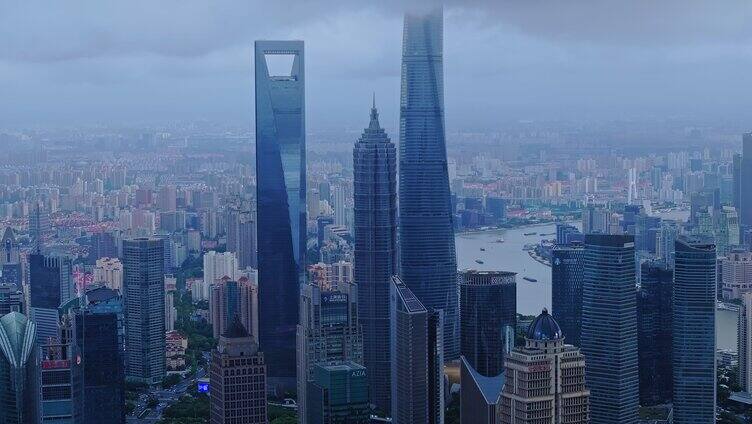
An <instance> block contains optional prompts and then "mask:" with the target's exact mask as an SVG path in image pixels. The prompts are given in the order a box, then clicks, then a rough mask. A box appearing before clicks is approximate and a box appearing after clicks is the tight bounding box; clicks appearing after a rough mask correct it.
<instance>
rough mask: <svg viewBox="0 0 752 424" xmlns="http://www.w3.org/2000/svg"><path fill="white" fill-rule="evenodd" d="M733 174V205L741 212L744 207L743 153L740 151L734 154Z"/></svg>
mask: <svg viewBox="0 0 752 424" xmlns="http://www.w3.org/2000/svg"><path fill="white" fill-rule="evenodd" d="M742 147H743V146H742ZM731 174H732V175H731V179H732V189H731V205H732V206H733V207H734V208H736V211H737V212H739V211H740V210H741V207H742V198H741V196H742V191H741V188H742V155H741V154H739V153H736V154H734V157H733V161H732V163H731Z"/></svg>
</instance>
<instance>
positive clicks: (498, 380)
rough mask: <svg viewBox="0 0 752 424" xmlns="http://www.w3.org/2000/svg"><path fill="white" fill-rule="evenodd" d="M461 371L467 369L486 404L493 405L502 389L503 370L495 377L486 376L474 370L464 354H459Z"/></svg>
mask: <svg viewBox="0 0 752 424" xmlns="http://www.w3.org/2000/svg"><path fill="white" fill-rule="evenodd" d="M460 358H461V361H462V371H467V373H468V375H469V376H470V378H472V380H473V382H474V383H475V386H476V387H477V388H478V390H479V391H480V392H481V394H482V395H483V399H484V400H485V401H486V404H488V405H495V404H496V402H497V400H498V399H499V394H501V391H502V390H503V389H504V381H505V378H504V372H502V373H501V374H499V375H497V376H495V377H486V376H484V375H482V374H480V373H479V372H478V371H476V370H475V369H474V368H473V367H472V365H470V363H469V362H467V359H465V357H464V356H461V357H460Z"/></svg>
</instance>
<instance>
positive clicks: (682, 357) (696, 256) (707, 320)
mask: <svg viewBox="0 0 752 424" xmlns="http://www.w3.org/2000/svg"><path fill="white" fill-rule="evenodd" d="M715 306H716V254H715V245H714V244H713V243H712V242H704V241H702V240H697V239H679V240H677V241H676V259H675V266H674V294H673V374H674V394H673V404H674V423H675V424H687V423H709V422H713V420H715V399H716V374H715Z"/></svg>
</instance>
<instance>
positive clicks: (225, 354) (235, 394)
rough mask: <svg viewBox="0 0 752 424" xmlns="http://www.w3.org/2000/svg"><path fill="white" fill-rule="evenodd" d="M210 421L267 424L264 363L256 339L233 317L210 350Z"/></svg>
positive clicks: (229, 423) (222, 423)
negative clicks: (214, 347) (216, 343)
mask: <svg viewBox="0 0 752 424" xmlns="http://www.w3.org/2000/svg"><path fill="white" fill-rule="evenodd" d="M210 367H211V368H210V374H209V375H210V379H209V387H211V391H210V395H211V400H210V402H211V404H210V410H209V411H210V412H209V413H210V420H209V422H210V423H211V424H236V423H243V424H266V423H267V415H266V365H264V354H263V353H261V352H259V350H258V344H257V343H256V340H254V338H253V337H252V336H251V335H250V334H248V331H246V329H245V328H244V327H243V324H241V323H240V320H239V319H237V318H236V319H234V320H233V321H232V323H231V324H230V326H229V328H228V329H227V331H226V332H225V333H224V334H222V336H221V337H220V338H219V343H218V345H217V348H216V349H214V351H213V352H212V359H211V366H210Z"/></svg>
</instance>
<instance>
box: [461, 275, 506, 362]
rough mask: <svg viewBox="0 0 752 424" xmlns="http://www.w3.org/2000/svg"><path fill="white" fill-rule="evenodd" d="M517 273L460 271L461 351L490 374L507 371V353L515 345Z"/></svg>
mask: <svg viewBox="0 0 752 424" xmlns="http://www.w3.org/2000/svg"><path fill="white" fill-rule="evenodd" d="M516 276H517V274H516V273H514V272H505V271H475V270H465V271H462V272H460V273H459V289H460V290H459V291H460V354H461V355H462V356H464V357H465V359H466V360H467V362H468V363H469V364H470V365H471V366H472V367H473V368H474V369H475V371H477V372H478V373H479V374H480V375H483V376H486V377H495V376H497V375H499V374H501V373H502V372H503V371H504V355H506V354H507V353H509V352H511V351H512V348H513V347H514V337H515V335H514V332H515V328H516V326H517V281H516Z"/></svg>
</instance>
